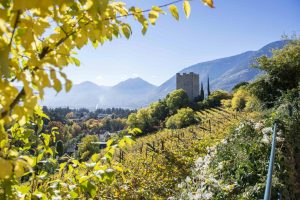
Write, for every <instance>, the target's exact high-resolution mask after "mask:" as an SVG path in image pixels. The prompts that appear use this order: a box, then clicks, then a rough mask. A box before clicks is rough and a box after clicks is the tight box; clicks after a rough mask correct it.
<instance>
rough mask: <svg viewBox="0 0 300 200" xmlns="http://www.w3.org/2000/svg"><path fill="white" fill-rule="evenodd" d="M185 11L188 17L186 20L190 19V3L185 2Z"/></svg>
mask: <svg viewBox="0 0 300 200" xmlns="http://www.w3.org/2000/svg"><path fill="white" fill-rule="evenodd" d="M183 10H184V14H185V16H186V18H189V16H190V14H191V5H190V2H189V1H187V0H186V1H184V2H183Z"/></svg>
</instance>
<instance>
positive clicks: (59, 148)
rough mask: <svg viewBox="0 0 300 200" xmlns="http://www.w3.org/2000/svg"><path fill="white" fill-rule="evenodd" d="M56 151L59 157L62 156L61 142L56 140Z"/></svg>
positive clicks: (62, 147)
mask: <svg viewBox="0 0 300 200" xmlns="http://www.w3.org/2000/svg"><path fill="white" fill-rule="evenodd" d="M56 151H57V154H58V156H59V157H61V156H62V155H63V154H64V146H63V143H62V141H61V140H58V141H57V143H56Z"/></svg>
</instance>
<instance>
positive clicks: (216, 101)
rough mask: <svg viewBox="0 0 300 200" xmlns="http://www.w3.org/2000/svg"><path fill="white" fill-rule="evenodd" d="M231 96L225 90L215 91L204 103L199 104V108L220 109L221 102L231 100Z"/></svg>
mask: <svg viewBox="0 0 300 200" xmlns="http://www.w3.org/2000/svg"><path fill="white" fill-rule="evenodd" d="M230 98H231V96H230V94H229V93H228V92H226V91H223V90H216V91H213V92H212V93H211V94H210V95H209V96H208V98H207V99H205V100H204V101H202V102H198V108H199V109H204V108H211V107H219V106H221V105H222V104H221V101H222V100H226V99H230Z"/></svg>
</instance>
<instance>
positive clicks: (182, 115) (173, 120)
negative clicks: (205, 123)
mask: <svg viewBox="0 0 300 200" xmlns="http://www.w3.org/2000/svg"><path fill="white" fill-rule="evenodd" d="M198 121H199V118H198V117H197V116H196V114H195V112H194V111H193V110H192V109H191V108H182V109H180V110H178V112H177V114H175V115H173V116H171V117H169V118H168V119H167V121H166V127H167V128H183V127H187V126H189V125H191V124H195V123H196V122H198Z"/></svg>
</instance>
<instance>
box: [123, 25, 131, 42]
mask: <svg viewBox="0 0 300 200" xmlns="http://www.w3.org/2000/svg"><path fill="white" fill-rule="evenodd" d="M122 32H123V34H124V35H125V37H126V38H127V39H129V37H130V35H131V28H130V26H129V25H127V24H124V25H123V26H122Z"/></svg>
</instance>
